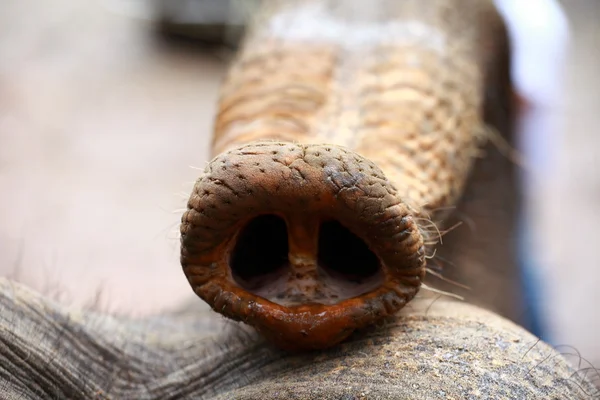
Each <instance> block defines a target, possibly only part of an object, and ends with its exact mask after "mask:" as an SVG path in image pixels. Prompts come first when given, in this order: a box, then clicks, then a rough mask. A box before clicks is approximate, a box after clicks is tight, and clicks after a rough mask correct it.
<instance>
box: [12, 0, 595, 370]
mask: <svg viewBox="0 0 600 400" xmlns="http://www.w3.org/2000/svg"><path fill="white" fill-rule="evenodd" d="M139 3H141V2H140V1H139V0H138V1H132V0H122V1H119V0H90V1H85V2H84V1H76V0H53V1H52V2H39V1H35V0H4V1H3V2H2V5H1V6H0V274H2V275H4V276H11V277H13V278H15V279H17V280H20V281H22V282H25V283H27V284H29V285H31V286H32V287H34V288H36V289H39V290H42V291H44V292H46V293H50V294H51V295H52V296H53V297H55V298H56V299H57V300H58V301H61V302H63V303H66V304H71V305H73V306H77V307H79V306H84V305H88V304H91V303H94V304H96V306H100V307H101V308H103V309H105V310H107V311H118V312H125V313H128V314H136V315H142V314H147V313H150V312H155V311H161V310H165V309H168V308H171V307H175V306H177V305H178V304H180V303H181V302H182V301H184V300H186V299H189V298H191V297H193V295H192V293H191V290H190V289H189V286H188V284H187V282H186V281H185V279H184V278H183V274H182V272H181V267H180V265H179V262H178V251H179V243H178V238H177V229H178V223H179V218H180V210H181V209H182V208H183V207H184V206H185V201H186V198H187V195H188V193H189V191H190V189H191V185H192V182H193V181H194V179H195V178H196V176H197V175H198V171H197V170H196V169H194V167H196V168H198V167H203V165H204V163H205V162H206V161H207V158H208V146H209V140H210V136H211V125H212V115H213V113H214V110H215V102H216V96H217V90H218V87H219V84H220V80H221V78H222V76H223V72H224V62H223V59H222V57H220V55H219V54H217V53H216V52H215V53H211V52H206V51H200V50H199V49H197V48H193V47H189V46H186V45H177V46H165V45H163V44H161V43H160V42H157V41H156V40H154V39H153V38H152V36H151V35H149V24H148V22H147V20H144V19H143V18H141V16H143V15H144V14H143V12H142V13H140V11H143V9H140V8H139V7H137V5H139ZM565 4H566V9H567V12H568V14H569V16H570V18H571V21H572V23H571V25H572V26H571V28H572V35H573V47H572V49H571V53H570V56H569V62H568V74H567V81H566V88H567V101H566V106H565V110H563V111H566V116H567V118H566V124H565V127H564V130H563V131H564V134H563V135H562V138H561V140H562V141H561V142H560V144H559V153H558V154H559V159H558V162H557V163H556V164H555V165H554V167H555V168H554V169H553V170H552V171H551V175H550V177H551V178H550V179H549V180H548V183H547V184H546V185H544V186H543V187H542V188H541V189H540V191H539V192H538V193H536V195H535V197H534V201H535V204H536V205H537V206H536V207H535V209H536V210H537V212H536V214H535V216H536V218H535V221H536V225H535V226H536V231H537V232H538V234H539V237H540V239H541V241H540V243H541V250H540V251H541V253H542V254H543V255H544V256H543V258H542V261H543V266H542V272H543V274H544V276H546V277H547V280H546V282H547V283H546V284H547V294H546V295H545V298H546V303H545V310H546V312H547V314H548V316H549V325H550V330H551V334H552V337H553V341H554V342H555V343H560V344H569V345H572V346H574V347H576V348H577V349H578V350H579V351H580V352H581V353H582V354H583V355H584V356H586V357H587V358H589V359H590V360H592V361H594V362H595V364H596V365H600V342H599V341H598V340H597V332H598V331H600V312H598V306H597V305H598V304H600V290H598V287H599V286H600V262H599V261H598V257H597V256H594V249H595V248H596V247H597V246H598V245H599V244H600V241H599V238H600V234H599V233H598V232H597V230H596V229H595V227H597V226H600V212H599V208H600V173H599V172H598V171H600V157H599V155H598V152H599V150H600V134H599V133H598V132H596V131H597V129H595V128H596V126H595V124H597V123H598V122H600V117H599V116H598V111H600V109H599V105H600V90H599V86H600V85H599V84H598V83H599V82H600V79H598V78H597V77H596V74H597V72H596V71H600V28H598V24H597V21H598V20H600V3H599V2H595V1H594V0H571V1H566V2H565ZM540 68H543V66H540Z"/></svg>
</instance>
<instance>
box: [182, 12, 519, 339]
mask: <svg viewBox="0 0 600 400" xmlns="http://www.w3.org/2000/svg"><path fill="white" fill-rule="evenodd" d="M367 3H368V5H367ZM507 70H508V44H507V40H506V32H505V31H504V25H503V23H502V20H501V18H500V17H499V15H498V14H497V12H496V10H495V9H494V7H493V5H492V4H491V2H490V1H485V0H428V1H422V0H402V1H384V0H382V1H377V2H375V3H373V2H364V1H362V0H347V1H333V0H329V1H327V0H324V1H316V0H305V1H299V0H294V1H267V2H265V3H264V4H263V6H262V9H261V12H260V13H258V15H257V18H256V20H255V22H254V23H253V24H251V26H250V28H249V30H248V34H247V36H246V40H245V42H244V44H243V46H242V49H241V50H240V52H239V55H238V56H237V59H236V60H235V61H234V62H233V64H232V66H231V69H230V71H229V74H228V76H227V78H226V81H225V83H224V85H223V88H222V94H221V98H220V101H219V111H218V114H217V117H216V121H215V130H214V140H213V150H212V153H213V156H215V158H214V159H213V161H212V162H211V163H210V164H209V166H208V167H207V169H206V170H205V172H204V175H203V176H202V177H201V178H200V179H199V180H198V182H197V184H196V187H195V189H194V192H193V193H192V196H191V197H190V201H189V203H188V211H187V212H186V213H185V214H184V216H183V219H182V227H181V232H182V253H181V254H182V265H183V268H184V272H185V273H186V276H187V277H188V280H189V282H190V284H191V285H192V287H193V289H194V291H195V292H196V293H197V294H198V295H199V296H200V297H201V298H203V299H204V300H205V301H207V302H208V303H209V304H210V305H211V306H212V307H213V309H215V310H216V311H218V312H220V313H222V314H224V315H226V316H228V317H230V318H232V319H235V320H242V321H244V322H246V323H249V324H251V325H253V326H255V327H256V329H257V330H259V331H260V332H262V333H263V334H264V335H265V336H266V337H268V338H269V339H270V340H271V341H273V342H274V343H275V344H277V345H279V346H280V347H283V348H287V349H294V350H297V349H312V348H324V347H329V346H331V345H334V344H336V343H338V342H340V341H341V340H343V339H344V338H346V337H347V336H348V335H349V334H350V333H351V332H352V331H354V330H355V329H357V328H360V327H363V326H366V325H368V324H371V323H373V322H375V321H377V320H378V319H381V318H383V317H385V316H388V315H391V314H393V313H395V312H396V311H397V310H398V309H400V308H402V307H403V306H404V305H405V304H406V303H408V302H409V301H410V300H411V299H412V298H413V297H414V295H415V294H416V293H417V291H418V290H419V287H420V285H421V282H422V280H423V278H424V274H425V246H426V245H428V244H429V245H432V244H433V242H432V243H430V242H429V241H432V240H433V239H436V237H435V235H431V234H430V232H428V226H427V223H426V220H428V219H431V220H433V222H434V223H435V224H436V225H437V226H438V227H441V226H443V223H444V218H445V217H446V216H447V214H448V211H449V210H451V209H452V208H453V207H455V206H456V204H457V202H458V200H459V199H460V197H461V194H462V193H463V191H464V190H465V186H466V182H467V180H468V178H469V176H470V175H471V172H472V167H473V164H474V162H475V161H476V159H477V158H478V157H479V156H480V155H481V153H480V152H481V150H482V148H483V147H484V145H485V144H486V140H487V137H488V136H487V135H488V124H491V125H494V126H495V127H497V128H500V129H501V130H502V131H503V132H504V131H505V129H504V128H506V127H507V126H508V122H507V121H508V120H509V119H510V118H509V114H510V113H509V112H508V111H507V110H503V112H498V107H499V106H500V107H504V108H506V107H507V106H506V105H507V104H508V103H509V102H508V101H507V100H506V98H505V97H506V96H505V95H506V93H508V92H509V91H510V90H509V86H510V82H509V80H508V73H507ZM262 214H273V215H277V216H280V217H281V218H282V219H283V220H285V223H286V226H287V231H288V236H289V248H290V250H289V256H290V263H291V268H292V273H291V275H294V274H295V276H296V277H297V278H298V279H299V281H303V280H306V279H309V280H310V279H315V280H318V279H317V278H318V277H319V276H320V275H319V274H320V272H319V270H318V266H316V265H313V264H315V263H316V261H315V262H312V264H311V262H305V261H303V260H313V261H314V260H316V259H317V252H318V249H317V243H316V239H315V235H317V234H318V226H319V224H320V223H321V221H322V220H326V219H328V218H333V219H335V220H338V221H340V222H341V223H342V224H343V225H344V226H345V227H347V228H348V229H350V230H351V231H352V232H353V233H355V234H356V235H358V236H360V237H361V238H362V239H363V240H364V241H365V242H366V243H367V244H368V245H369V247H370V248H371V250H372V251H373V252H374V253H375V254H376V255H377V256H378V257H379V259H380V260H381V263H382V274H383V283H381V285H380V286H378V287H376V288H372V289H369V290H368V291H365V292H364V293H362V294H360V295H359V296H354V297H350V298H346V299H343V301H342V300H340V301H339V302H337V303H335V304H329V303H327V301H330V302H331V299H332V298H333V297H331V296H333V295H331V294H330V298H329V299H328V300H326V301H325V302H321V301H316V300H314V298H312V297H310V296H309V295H307V301H306V303H305V304H295V305H286V304H281V303H277V301H275V300H274V299H273V298H265V297H263V296H261V295H257V294H256V293H249V291H248V290H247V289H246V288H244V287H243V285H241V284H240V283H239V281H236V279H235V277H234V276H233V273H232V271H231V269H230V265H229V264H230V258H231V255H232V252H233V251H234V246H235V242H236V240H237V237H238V236H239V234H240V230H241V229H242V228H243V227H244V226H245V225H246V224H248V222H249V221H250V220H251V219H252V218H254V217H256V216H258V215H262ZM429 230H431V228H429ZM291 275H290V276H291ZM292 281H293V279H292V278H290V279H289V282H292ZM320 285H321V284H320V283H318V282H317V283H315V284H314V285H313V286H310V285H309V286H308V287H306V288H301V287H300V286H298V285H297V284H296V286H293V284H292V285H291V286H290V287H289V288H288V289H289V290H288V291H292V292H293V290H294V289H295V290H296V294H297V293H298V291H300V292H301V291H302V290H306V293H308V292H311V293H312V294H314V293H316V292H318V291H319V290H321V289H323V288H325V289H328V287H327V284H323V285H322V286H320ZM299 288H300V289H299ZM312 294H311V295H312Z"/></svg>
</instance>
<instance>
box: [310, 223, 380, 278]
mask: <svg viewBox="0 0 600 400" xmlns="http://www.w3.org/2000/svg"><path fill="white" fill-rule="evenodd" d="M318 260H319V261H318V264H319V266H320V267H321V268H323V269H324V270H325V271H327V272H329V274H331V275H335V276H337V277H339V278H340V279H344V280H347V281H349V282H354V283H365V282H367V281H369V280H373V278H374V277H375V276H377V275H378V272H380V268H381V264H380V261H379V258H378V257H377V256H376V255H375V253H373V252H372V251H371V249H369V246H367V244H366V243H365V242H364V241H363V240H362V239H360V238H359V237H358V236H356V235H355V234H354V233H352V232H350V231H349V230H348V229H346V228H345V227H344V226H343V225H342V224H340V223H339V222H338V221H326V222H324V223H323V224H322V225H321V229H320V231H319V258H318Z"/></svg>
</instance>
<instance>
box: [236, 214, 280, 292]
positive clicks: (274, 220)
mask: <svg viewBox="0 0 600 400" xmlns="http://www.w3.org/2000/svg"><path fill="white" fill-rule="evenodd" d="M288 263H289V261H288V240H287V231H286V225H285V221H284V220H283V219H281V218H280V217H278V216H276V215H261V216H258V217H256V218H254V219H252V220H251V221H250V222H249V223H248V224H247V225H246V226H245V227H244V228H243V229H242V230H241V231H240V233H239V234H238V236H237V240H236V244H235V247H234V248H233V250H232V252H231V256H230V260H229V267H230V269H231V273H232V276H233V279H234V280H235V281H236V283H237V284H239V285H240V286H241V287H243V288H244V289H246V290H249V291H256V290H259V289H260V288H261V286H266V285H268V283H269V282H270V281H273V280H275V279H277V277H278V276H281V275H282V274H283V273H285V270H286V267H288Z"/></svg>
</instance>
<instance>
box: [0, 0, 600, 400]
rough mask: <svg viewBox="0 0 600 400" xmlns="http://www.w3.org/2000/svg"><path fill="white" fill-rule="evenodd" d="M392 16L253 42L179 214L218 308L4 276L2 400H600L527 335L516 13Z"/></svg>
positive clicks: (191, 265) (347, 13)
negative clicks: (60, 297) (80, 300)
mask: <svg viewBox="0 0 600 400" xmlns="http://www.w3.org/2000/svg"><path fill="white" fill-rule="evenodd" d="M375 3H377V4H376V5H375V6H373V5H372V4H369V6H366V3H365V2H362V1H358V0H355V1H352V0H347V1H345V2H342V1H334V0H322V1H317V0H304V1H300V0H293V1H287V2H285V1H266V2H264V4H263V5H262V6H261V7H262V8H261V11H259V12H258V13H257V15H256V18H255V20H254V21H253V22H252V24H251V25H250V27H249V28H248V29H247V32H246V37H245V39H244V42H243V44H242V46H241V49H240V51H239V53H238V55H237V56H236V60H234V62H233V63H232V65H231V67H230V71H229V74H228V76H227V78H226V80H225V82H224V84H223V87H222V94H221V98H220V100H219V110H218V112H217V115H216V118H215V132H214V137H213V154H212V155H213V159H212V161H211V162H210V163H209V164H208V165H207V166H206V168H205V169H204V171H202V174H201V177H200V178H198V181H197V182H196V186H195V188H194V190H193V192H192V194H191V195H190V198H189V201H188V207H187V210H186V211H185V212H184V213H183V215H182V218H181V221H182V222H181V266H182V268H183V273H182V279H186V278H187V280H188V282H189V283H190V286H191V288H192V290H193V291H194V292H195V293H196V294H197V295H198V296H199V297H200V298H201V299H202V300H204V301H205V302H206V303H208V304H209V305H210V307H211V308H212V310H210V309H209V308H208V307H207V306H206V304H204V303H203V302H202V301H201V300H200V299H198V300H197V301H196V302H193V303H190V304H189V305H188V306H186V307H184V308H182V309H181V310H177V311H174V312H171V313H164V314H160V315H154V316H149V317H144V318H133V317H124V316H115V315H108V314H104V313H101V312H98V311H95V310H81V309H74V308H69V307H66V306H64V305H61V304H58V303H57V302H55V301H52V300H51V299H49V298H47V297H46V296H44V294H42V293H38V292H36V291H34V290H32V289H30V288H28V287H26V286H24V285H22V284H19V283H17V282H13V281H11V280H9V279H7V278H1V279H0V309H1V310H2V311H1V314H0V327H1V329H0V395H1V396H0V397H2V398H3V399H7V400H12V399H22V398H27V399H186V398H206V399H257V398H263V399H313V398H314V399H436V398H440V399H475V398H493V399H588V398H593V397H594V396H597V395H598V391H597V389H596V388H594V386H593V385H592V383H591V382H590V381H589V380H588V378H587V377H586V375H585V371H577V370H576V369H575V368H574V367H573V366H572V365H570V364H569V363H568V362H567V361H566V359H565V358H564V357H563V356H562V355H561V354H560V353H559V352H558V351H557V350H556V349H553V348H552V347H551V346H549V345H548V344H546V343H544V342H543V341H542V340H540V339H539V338H537V337H536V336H534V335H533V334H531V333H529V332H528V331H527V330H526V329H524V328H523V327H521V326H520V325H522V324H524V323H525V322H526V321H525V318H524V314H525V311H524V307H525V306H524V302H523V293H522V288H521V286H520V285H519V278H518V267H517V262H516V243H515V239H514V236H515V229H516V228H515V227H516V224H517V214H518V213H517V211H518V206H519V188H518V183H517V173H518V170H519V169H520V168H521V166H520V164H519V162H518V160H516V157H514V152H512V147H511V143H512V142H513V141H514V137H513V123H514V119H515V114H516V102H515V98H514V95H513V92H512V86H511V77H510V71H509V62H510V43H509V40H508V36H507V34H506V29H505V26H504V23H503V21H502V18H501V17H500V15H499V14H498V13H497V11H496V10H495V8H494V6H493V4H492V3H491V2H488V1H484V0H431V1H427V2H423V1H418V0H402V1H385V0H380V1H377V2H375ZM461 223H462V225H461ZM286 238H287V239H286ZM440 264H441V265H442V266H440ZM457 282H458V283H457ZM467 287H468V288H469V289H466V288H467ZM215 311H216V312H215ZM217 313H221V314H223V315H224V316H225V317H228V318H227V319H224V318H221V317H220V316H218V314H217ZM235 321H238V322H235Z"/></svg>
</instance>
